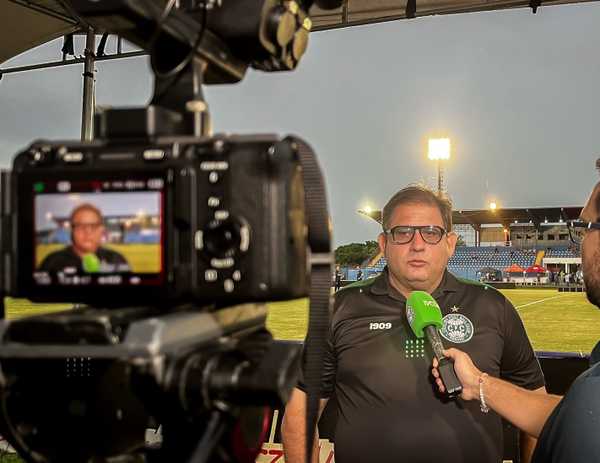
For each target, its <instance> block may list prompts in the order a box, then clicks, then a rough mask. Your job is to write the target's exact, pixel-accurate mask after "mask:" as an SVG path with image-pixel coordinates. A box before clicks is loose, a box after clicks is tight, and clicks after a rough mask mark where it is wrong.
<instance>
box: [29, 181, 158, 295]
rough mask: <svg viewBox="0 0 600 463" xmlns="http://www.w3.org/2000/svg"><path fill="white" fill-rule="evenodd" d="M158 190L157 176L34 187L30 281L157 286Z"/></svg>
mask: <svg viewBox="0 0 600 463" xmlns="http://www.w3.org/2000/svg"><path fill="white" fill-rule="evenodd" d="M162 188H163V180H162V179H160V178H155V179H144V180H110V181H79V182H74V181H67V180H63V181H56V182H37V183H36V184H34V192H35V195H34V213H35V217H34V240H35V243H34V249H35V252H34V274H33V277H34V281H35V282H36V283H37V284H38V285H55V284H58V285H140V284H146V285H148V284H151V285H156V284H160V283H161V282H162V276H163V270H164V269H163V230H162V224H163V206H162V205H163V191H162Z"/></svg>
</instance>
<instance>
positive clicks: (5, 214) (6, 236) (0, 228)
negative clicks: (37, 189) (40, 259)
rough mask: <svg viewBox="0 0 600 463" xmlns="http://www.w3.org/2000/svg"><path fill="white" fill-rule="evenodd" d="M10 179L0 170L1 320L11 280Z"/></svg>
mask: <svg viewBox="0 0 600 463" xmlns="http://www.w3.org/2000/svg"><path fill="white" fill-rule="evenodd" d="M10 179H11V177H10V171H8V170H0V320H2V319H4V318H5V317H6V311H5V307H4V298H5V297H6V295H7V293H8V289H9V288H10V278H11V277H10V274H9V273H8V268H7V265H6V263H7V260H8V257H9V256H10V252H11V243H12V230H11V221H10V210H11V207H10V206H11V198H10Z"/></svg>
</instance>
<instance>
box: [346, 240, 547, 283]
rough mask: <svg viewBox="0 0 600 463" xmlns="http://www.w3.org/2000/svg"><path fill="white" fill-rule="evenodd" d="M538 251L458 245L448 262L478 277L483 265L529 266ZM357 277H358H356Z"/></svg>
mask: <svg viewBox="0 0 600 463" xmlns="http://www.w3.org/2000/svg"><path fill="white" fill-rule="evenodd" d="M536 253H537V251H536V250H535V249H519V248H514V247H501V246H498V247H474V246H458V247H457V248H456V252H455V253H454V256H452V258H451V259H450V261H449V262H448V270H450V271H451V272H452V273H453V274H454V275H456V276H458V277H461V278H470V279H477V277H478V275H477V271H478V270H480V269H481V268H483V267H492V268H495V269H498V270H504V269H505V268H506V267H509V266H510V265H512V264H517V265H519V266H521V267H523V268H527V267H529V266H531V265H533V264H534V263H535V257H536ZM386 264H387V262H386V260H385V258H384V257H382V258H381V259H380V260H379V261H378V262H377V264H375V266H373V267H370V268H368V269H366V270H367V272H365V271H363V273H366V275H367V276H369V275H370V274H371V273H379V272H381V271H382V270H383V268H384V267H385V266H386ZM355 274H356V272H355V271H354V272H353V271H349V272H348V276H349V278H348V279H350V280H351V279H352V276H353V275H354V276H355ZM355 278H356V277H355Z"/></svg>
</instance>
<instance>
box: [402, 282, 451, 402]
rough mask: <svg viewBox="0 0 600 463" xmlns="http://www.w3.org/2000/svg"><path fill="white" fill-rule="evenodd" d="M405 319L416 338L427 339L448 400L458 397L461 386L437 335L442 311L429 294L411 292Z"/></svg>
mask: <svg viewBox="0 0 600 463" xmlns="http://www.w3.org/2000/svg"><path fill="white" fill-rule="evenodd" d="M406 317H407V318H408V323H409V325H410V328H411V329H412V331H413V333H415V336H416V337H417V338H423V337H425V338H427V341H428V342H429V344H430V345H431V347H432V349H433V352H434V354H435V357H436V358H437V361H438V366H437V370H438V372H439V379H441V381H442V383H443V385H444V389H445V391H446V394H447V395H448V397H450V398H454V397H457V396H459V395H460V393H461V392H462V384H461V383H460V381H459V380H458V377H457V376H456V372H455V371H454V362H453V361H452V359H450V358H448V357H446V356H445V355H444V345H443V344H442V339H441V338H440V334H439V333H438V329H440V328H441V327H442V311H441V310H440V306H439V305H438V303H437V302H436V301H435V299H434V298H433V297H431V295H430V294H428V293H426V292H425V291H413V292H412V293H411V294H410V297H409V298H408V300H407V301H406Z"/></svg>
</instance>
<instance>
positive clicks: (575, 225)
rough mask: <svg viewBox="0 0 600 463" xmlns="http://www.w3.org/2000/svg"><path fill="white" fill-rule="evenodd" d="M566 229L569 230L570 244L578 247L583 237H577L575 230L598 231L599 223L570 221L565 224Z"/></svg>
mask: <svg viewBox="0 0 600 463" xmlns="http://www.w3.org/2000/svg"><path fill="white" fill-rule="evenodd" d="M567 229H568V230H569V239H570V240H571V243H573V244H577V245H580V244H581V241H582V239H583V237H579V236H578V235H577V234H576V233H575V229H583V230H585V231H587V230H600V222H586V221H585V220H571V221H568V222H567Z"/></svg>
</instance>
